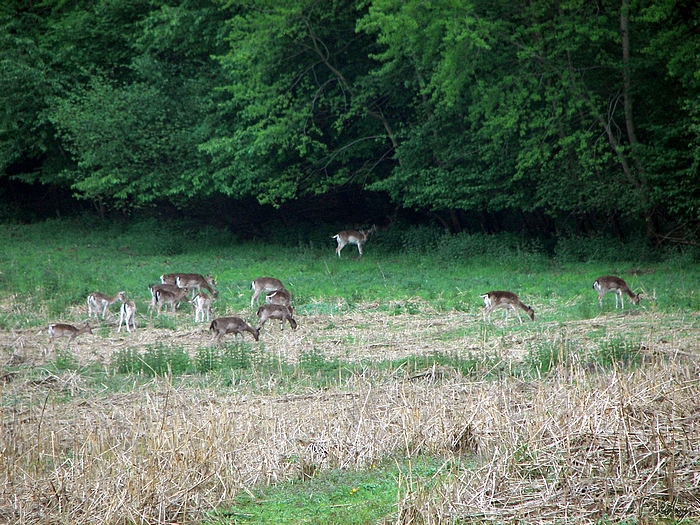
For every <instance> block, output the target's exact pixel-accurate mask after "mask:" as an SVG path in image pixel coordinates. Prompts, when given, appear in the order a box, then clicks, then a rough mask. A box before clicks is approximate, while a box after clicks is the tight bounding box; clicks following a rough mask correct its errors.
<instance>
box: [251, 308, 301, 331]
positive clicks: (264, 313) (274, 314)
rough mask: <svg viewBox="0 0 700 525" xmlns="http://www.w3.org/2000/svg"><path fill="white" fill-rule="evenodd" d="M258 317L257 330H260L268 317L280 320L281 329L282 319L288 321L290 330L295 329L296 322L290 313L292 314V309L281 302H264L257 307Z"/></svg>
mask: <svg viewBox="0 0 700 525" xmlns="http://www.w3.org/2000/svg"><path fill="white" fill-rule="evenodd" d="M257 315H258V317H259V318H260V323H258V330H262V327H263V325H264V324H265V322H266V321H267V320H268V319H279V320H280V321H282V330H284V321H285V320H286V321H289V325H290V326H291V327H292V330H296V328H297V322H296V321H295V320H294V318H293V317H292V315H294V309H293V308H290V307H287V306H282V305H281V304H264V305H262V306H261V307H260V308H258V314H257Z"/></svg>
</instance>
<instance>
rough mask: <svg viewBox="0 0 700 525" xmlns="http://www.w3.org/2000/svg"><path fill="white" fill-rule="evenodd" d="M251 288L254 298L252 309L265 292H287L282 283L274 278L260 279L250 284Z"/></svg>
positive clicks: (251, 303) (251, 302)
mask: <svg viewBox="0 0 700 525" xmlns="http://www.w3.org/2000/svg"><path fill="white" fill-rule="evenodd" d="M250 288H251V290H253V297H252V298H251V300H250V307H251V308H252V307H253V305H254V304H255V300H256V299H257V298H258V297H260V294H261V293H263V292H277V291H280V290H281V291H283V292H286V291H287V289H286V288H285V287H284V285H283V284H282V281H280V280H279V279H275V278H273V277H258V278H257V279H255V280H254V281H253V282H252V283H250Z"/></svg>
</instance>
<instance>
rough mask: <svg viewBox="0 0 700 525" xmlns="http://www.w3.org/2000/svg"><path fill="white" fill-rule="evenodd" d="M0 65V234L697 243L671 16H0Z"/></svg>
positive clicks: (387, 2)
mask: <svg viewBox="0 0 700 525" xmlns="http://www.w3.org/2000/svg"><path fill="white" fill-rule="evenodd" d="M0 64H1V67H0V108H1V109H2V112H1V113H0V164H1V165H2V177H0V220H26V219H27V218H28V217H29V218H31V217H34V216H36V214H37V213H39V212H40V210H43V212H42V213H54V212H55V211H49V212H46V210H47V209H48V210H52V209H53V208H56V207H59V208H60V207H61V206H63V207H64V212H65V209H66V208H71V207H73V208H76V209H78V208H80V207H82V208H83V209H89V210H95V213H99V214H102V215H105V214H120V215H121V216H129V215H130V214H134V213H139V212H142V211H143V210H149V209H151V210H152V209H160V210H172V211H173V212H176V211H177V212H179V213H184V214H191V215H195V216H196V215H197V214H198V213H199V214H201V215H203V216H206V217H209V218H210V219H211V220H212V221H215V222H216V221H218V222H220V223H222V224H223V225H226V224H227V223H228V224H233V223H235V222H236V221H241V220H244V219H242V218H241V217H253V216H255V215H256V214H259V213H261V211H262V212H265V213H275V210H278V211H279V210H284V212H285V215H286V217H287V219H288V220H289V218H290V217H291V218H292V219H293V218H296V219H299V220H301V219H303V218H307V219H308V218H310V217H313V218H314V220H319V218H320V219H321V220H324V219H327V220H329V221H337V222H343V221H344V222H346V223H351V222H357V223H362V222H366V223H368V222H383V223H386V222H390V221H391V220H394V219H395V218H396V217H397V216H400V217H407V216H411V217H413V219H414V220H425V221H433V222H435V223H437V224H439V225H441V226H444V227H445V228H446V229H448V230H450V231H453V232H458V231H486V232H495V231H503V230H511V231H520V230H522V231H526V232H528V233H532V234H535V235H561V234H584V235H595V234H598V233H601V232H606V233H608V234H610V235H614V236H617V237H619V238H623V237H626V236H637V237H639V236H642V237H644V238H646V239H647V240H648V241H649V242H650V243H653V244H660V243H690V244H695V243H697V242H698V239H699V238H700V233H699V232H700V176H698V162H699V161H700V8H699V7H698V4H697V3H696V2H693V1H688V0H616V1H611V0H528V1H523V0H521V1H517V2H513V1H506V0H432V1H430V0H427V1H425V0H422V1H418V0H355V1H351V0H346V1H343V0H325V1H318V0H293V1H292V0H88V1H85V0H82V1H78V0H7V1H5V2H3V3H2V6H1V7H0ZM202 209H207V210H209V212H208V213H206V214H202ZM32 213H34V215H32Z"/></svg>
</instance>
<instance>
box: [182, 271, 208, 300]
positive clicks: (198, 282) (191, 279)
mask: <svg viewBox="0 0 700 525" xmlns="http://www.w3.org/2000/svg"><path fill="white" fill-rule="evenodd" d="M175 284H177V285H178V286H179V287H180V288H188V289H190V290H192V292H193V293H194V292H195V290H196V292H197V293H199V292H201V291H202V288H204V289H205V290H207V291H208V292H209V293H210V294H211V295H212V296H213V297H214V299H216V296H217V295H218V293H217V291H216V290H215V289H214V287H215V286H216V282H215V281H214V278H213V277H212V276H211V275H207V276H206V277H204V276H202V275H199V274H198V273H181V274H178V276H177V277H176V278H175Z"/></svg>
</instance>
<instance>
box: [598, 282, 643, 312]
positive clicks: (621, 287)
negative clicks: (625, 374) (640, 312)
mask: <svg viewBox="0 0 700 525" xmlns="http://www.w3.org/2000/svg"><path fill="white" fill-rule="evenodd" d="M593 288H594V289H595V290H597V291H598V304H599V305H600V307H601V308H602V307H603V296H604V295H605V294H606V293H608V292H613V293H614V294H615V308H617V303H618V298H619V299H620V303H621V304H622V309H623V310H624V308H625V301H624V299H623V298H622V294H623V293H625V294H627V295H629V296H630V297H631V299H632V302H633V303H634V304H639V300H640V299H641V298H642V296H641V294H634V293H633V292H632V290H630V288H629V286H627V283H626V282H625V281H624V280H623V279H620V278H619V277H615V276H614V275H606V276H604V277H598V278H597V279H596V280H595V281H593Z"/></svg>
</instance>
